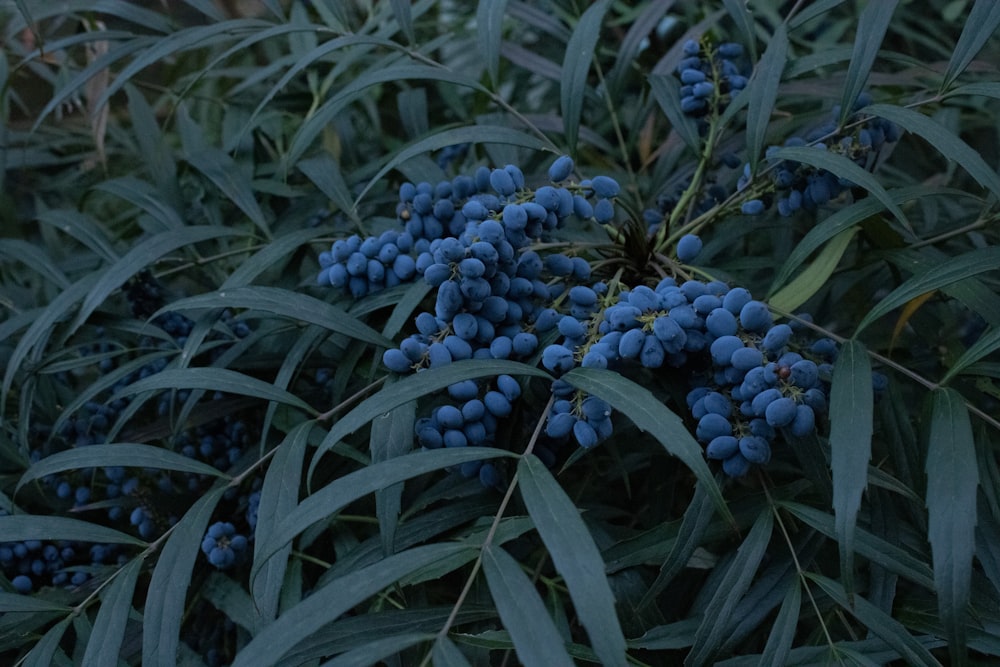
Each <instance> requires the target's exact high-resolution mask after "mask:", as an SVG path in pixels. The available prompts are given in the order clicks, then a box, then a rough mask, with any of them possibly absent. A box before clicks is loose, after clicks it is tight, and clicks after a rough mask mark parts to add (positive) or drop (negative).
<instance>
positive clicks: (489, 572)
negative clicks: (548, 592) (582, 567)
mask: <svg viewBox="0 0 1000 667" xmlns="http://www.w3.org/2000/svg"><path fill="white" fill-rule="evenodd" d="M483 572H484V573H485V574H486V583H487V584H488V585H489V587H490V595H491V596H493V602H494V603H495V604H496V606H497V611H498V612H500V620H501V621H503V627H504V628H505V629H506V630H507V631H508V632H509V633H510V637H511V639H512V640H513V641H514V651H515V652H516V653H517V657H518V660H520V662H521V664H523V665H527V667H534V666H537V667H558V666H559V665H566V666H567V667H572V665H573V660H572V659H571V658H570V657H569V654H568V653H566V647H565V645H564V643H563V639H562V636H561V635H560V634H559V630H558V629H557V628H556V625H555V623H553V622H552V618H551V617H550V616H549V612H548V610H547V609H546V608H545V603H544V602H542V599H541V598H540V597H539V596H538V591H537V590H535V585H534V584H533V583H531V580H530V579H528V576H527V575H526V574H525V573H524V572H523V571H522V570H521V566H520V564H519V563H518V562H517V561H516V560H514V559H513V558H512V557H511V556H510V554H508V553H507V552H506V551H504V550H503V548H502V547H498V546H495V545H492V544H491V545H488V546H487V547H486V549H484V550H483Z"/></svg>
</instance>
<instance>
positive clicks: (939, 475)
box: [926, 388, 979, 665]
mask: <svg viewBox="0 0 1000 667" xmlns="http://www.w3.org/2000/svg"><path fill="white" fill-rule="evenodd" d="M931 400H932V401H933V404H932V405H933V407H932V410H931V428H930V437H929V439H928V445H927V469H926V472H927V511H928V528H927V538H928V539H929V540H930V543H931V555H932V556H933V558H934V586H935V591H936V592H937V599H938V611H939V613H940V615H941V623H942V624H943V625H944V628H945V632H946V635H947V639H948V649H949V655H950V656H951V664H953V665H964V664H967V662H968V658H969V656H968V652H967V648H966V642H967V641H968V638H967V636H966V630H965V626H966V607H967V606H968V604H969V597H970V591H969V588H970V585H971V581H972V557H973V554H974V553H975V550H976V547H975V531H976V489H977V487H978V486H979V471H978V468H977V466H976V447H975V444H974V442H973V439H972V424H971V422H970V421H969V412H968V410H967V409H966V407H965V401H964V399H963V398H962V395H961V394H959V393H958V392H956V391H955V390H954V389H947V388H945V389H937V390H935V391H934V393H933V394H932V399H931Z"/></svg>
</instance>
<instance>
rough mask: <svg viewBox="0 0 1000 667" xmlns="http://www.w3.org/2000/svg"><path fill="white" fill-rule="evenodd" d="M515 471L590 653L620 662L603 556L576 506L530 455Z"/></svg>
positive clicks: (621, 644) (621, 640) (621, 645)
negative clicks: (585, 638)
mask: <svg viewBox="0 0 1000 667" xmlns="http://www.w3.org/2000/svg"><path fill="white" fill-rule="evenodd" d="M517 475H518V480H519V488H520V490H521V497H522V498H523V499H524V504H525V506H526V507H527V508H528V514H529V516H531V520H532V522H534V524H535V527H536V528H537V529H538V535H539V537H541V538H542V542H543V543H545V548H546V549H547V550H548V552H549V555H550V556H551V557H552V563H553V564H554V565H555V568H556V571H557V572H559V574H560V575H562V578H563V581H565V582H566V587H567V588H568V589H569V595H570V598H572V600H573V607H574V608H575V609H576V614H577V616H578V617H579V618H580V622H581V623H582V624H583V627H584V628H585V629H586V630H587V635H588V636H589V637H590V643H591V646H592V647H593V649H594V653H596V654H597V655H598V657H599V658H600V660H601V664H603V665H619V666H623V665H625V664H626V659H625V636H624V635H623V634H622V630H621V626H620V625H619V623H618V615H617V614H616V613H615V598H614V595H613V594H612V592H611V586H610V585H609V584H608V578H607V575H605V573H604V569H605V566H604V560H603V559H602V558H601V553H600V551H598V549H597V545H596V544H594V538H593V537H592V536H591V534H590V531H589V530H587V526H586V524H585V523H584V522H583V519H582V518H581V516H580V511H579V510H578V509H577V508H576V506H575V505H574V504H573V501H572V500H570V498H569V497H568V496H567V495H566V492H565V491H563V489H562V487H561V486H559V483H558V482H557V481H556V480H555V478H553V477H552V473H550V472H549V471H548V469H547V468H546V467H545V464H544V463H542V462H541V461H539V460H538V458H537V457H535V456H534V455H531V454H529V455H527V456H525V457H523V458H521V460H520V461H518V464H517ZM491 588H492V586H491ZM502 613H503V612H501V614H502Z"/></svg>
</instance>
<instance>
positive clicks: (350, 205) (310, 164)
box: [295, 153, 361, 225]
mask: <svg viewBox="0 0 1000 667" xmlns="http://www.w3.org/2000/svg"><path fill="white" fill-rule="evenodd" d="M295 166H296V167H297V168H298V170H299V171H301V172H302V173H303V174H305V175H306V178H308V179H309V180H310V181H312V182H313V184H314V185H315V186H316V187H317V188H319V189H320V191H322V192H323V194H324V195H326V196H327V197H328V198H329V199H330V201H332V202H333V203H334V204H336V205H337V208H339V209H340V210H341V211H343V212H344V213H346V214H347V215H349V216H351V218H352V219H354V221H355V223H357V224H358V225H361V219H360V218H359V217H358V212H357V211H356V210H355V208H354V200H353V199H352V198H351V190H350V188H349V187H348V185H347V181H345V180H344V175H343V174H342V173H341V172H340V165H339V164H338V163H337V161H336V160H334V159H333V156H332V155H330V154H329V153H322V154H320V155H317V156H316V157H312V158H309V159H308V160H300V161H299V162H297V163H296V164H295Z"/></svg>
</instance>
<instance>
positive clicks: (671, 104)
mask: <svg viewBox="0 0 1000 667" xmlns="http://www.w3.org/2000/svg"><path fill="white" fill-rule="evenodd" d="M649 88H650V90H651V91H652V92H653V98H654V99H655V100H656V103H657V104H659V105H660V109H661V110H662V111H663V114H664V115H665V116H666V117H667V120H668V121H670V126H671V127H672V128H673V129H674V130H675V131H676V132H677V136H679V137H680V138H681V141H683V142H684V143H685V144H686V145H687V147H688V148H690V149H691V150H692V151H694V152H695V153H698V152H699V151H700V146H701V137H700V136H699V135H698V124H697V123H696V122H695V120H694V118H691V117H690V116H688V115H687V114H686V113H684V110H683V109H681V84H680V82H679V81H678V80H677V77H675V76H674V75H673V74H650V75H649Z"/></svg>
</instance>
